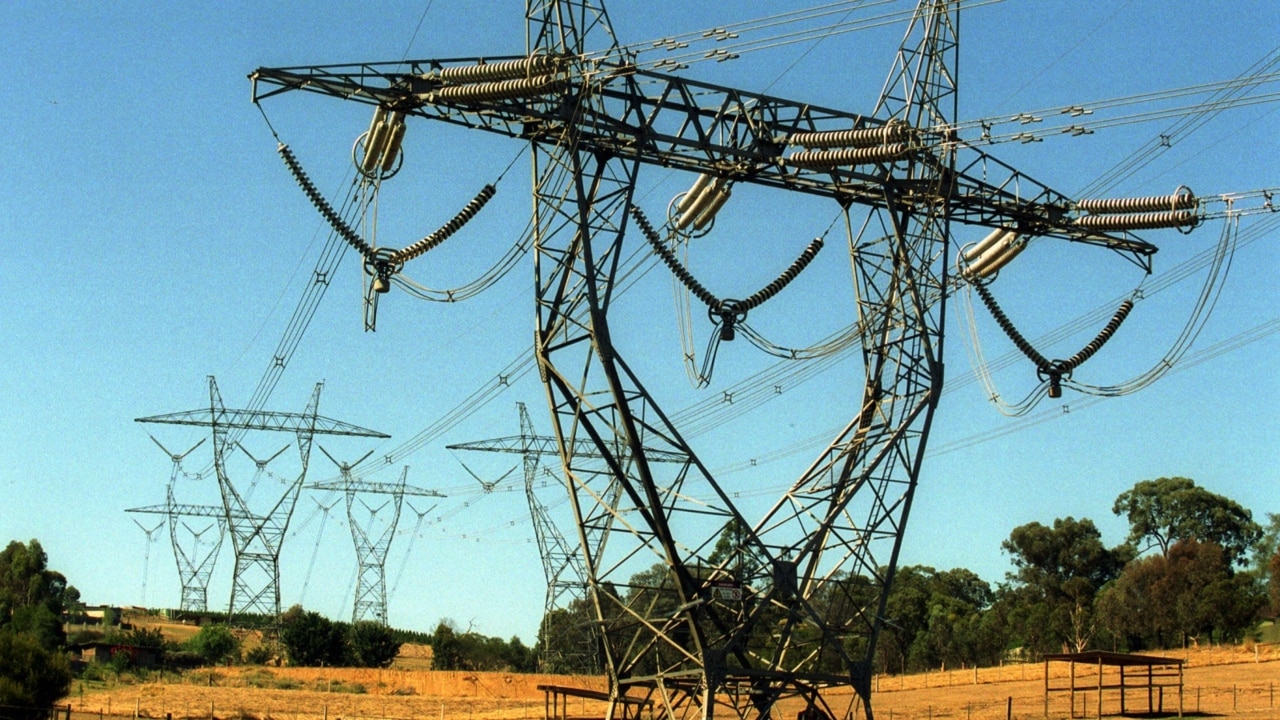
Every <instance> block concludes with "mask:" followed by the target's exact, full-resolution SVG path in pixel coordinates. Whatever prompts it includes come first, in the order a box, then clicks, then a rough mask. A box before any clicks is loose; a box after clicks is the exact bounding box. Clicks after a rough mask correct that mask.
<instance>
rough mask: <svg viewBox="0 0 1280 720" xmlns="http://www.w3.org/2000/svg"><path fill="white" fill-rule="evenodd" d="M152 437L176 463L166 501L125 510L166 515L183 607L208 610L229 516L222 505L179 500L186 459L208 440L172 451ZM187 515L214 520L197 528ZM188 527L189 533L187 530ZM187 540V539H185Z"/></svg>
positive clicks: (180, 604)
mask: <svg viewBox="0 0 1280 720" xmlns="http://www.w3.org/2000/svg"><path fill="white" fill-rule="evenodd" d="M148 437H150V438H151V441H152V442H153V443H155V444H156V446H157V447H159V448H160V450H161V451H163V452H164V454H165V455H168V456H169V460H170V461H171V462H172V463H173V466H172V469H171V470H170V472H169V482H168V484H167V485H166V486H165V504H164V505H152V506H148V507H140V508H131V509H129V510H126V511H125V512H135V513H153V514H158V515H164V516H165V518H166V520H167V522H168V525H169V541H170V543H171V544H172V545H173V557H174V561H175V562H176V563H177V566H178V580H179V582H180V583H181V586H182V591H181V595H180V601H179V606H178V607H179V609H180V610H183V611H187V612H205V611H207V610H208V609H209V606H208V588H209V580H210V578H211V577H212V576H213V566H214V563H215V562H216V561H217V558H218V551H219V550H221V549H222V539H223V537H224V536H225V533H226V519H225V513H224V512H223V510H222V508H220V507H214V506H211V505H208V506H200V505H183V504H179V503H178V502H177V501H176V500H175V497H174V496H175V492H176V488H177V484H178V478H179V477H180V476H181V475H182V474H183V470H182V462H183V460H184V459H186V457H187V456H188V455H190V454H191V453H193V452H195V450H196V448H198V447H200V446H201V445H203V444H204V439H201V440H200V441H199V442H197V443H196V444H195V445H192V446H191V447H190V448H188V449H187V451H186V452H182V453H175V452H171V451H170V450H169V449H168V448H166V447H165V446H164V444H163V443H161V442H160V441H159V440H157V439H156V438H155V436H154V435H149V436H148ZM183 517H204V518H211V519H213V521H214V522H213V523H211V524H209V525H206V526H205V527H203V528H201V529H199V530H196V529H194V528H192V527H191V526H190V525H188V524H186V523H185V522H183V521H182V518H183ZM215 528H216V530H217V531H216V533H215V537H214V539H213V540H212V541H205V539H204V535H205V534H206V533H208V532H209V531H210V530H214V529H215ZM184 531H185V533H184ZM184 540H185V542H184Z"/></svg>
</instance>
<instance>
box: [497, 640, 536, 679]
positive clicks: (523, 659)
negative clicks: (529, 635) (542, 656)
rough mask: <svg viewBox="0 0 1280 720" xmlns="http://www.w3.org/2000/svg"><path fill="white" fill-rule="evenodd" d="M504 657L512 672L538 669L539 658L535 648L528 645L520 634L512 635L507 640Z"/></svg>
mask: <svg viewBox="0 0 1280 720" xmlns="http://www.w3.org/2000/svg"><path fill="white" fill-rule="evenodd" d="M503 659H504V660H505V661H506V664H507V669H508V670H510V671H511V672H518V673H527V672H533V671H534V670H537V669H538V659H537V656H536V655H535V654H534V652H533V649H532V648H529V647H526V646H525V644H524V643H523V642H521V641H520V638H519V636H516V635H512V636H511V639H510V640H508V641H507V648H506V652H505V653H504V656H503Z"/></svg>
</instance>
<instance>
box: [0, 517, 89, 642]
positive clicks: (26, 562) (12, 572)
mask: <svg viewBox="0 0 1280 720" xmlns="http://www.w3.org/2000/svg"><path fill="white" fill-rule="evenodd" d="M48 561H49V558H48V556H47V555H46V554H45V551H44V548H43V547H41V545H40V542H39V541H38V540H31V541H30V542H28V543H27V544H26V545H23V544H22V543H20V542H18V541H16V540H14V541H11V542H10V543H9V545H8V546H7V547H5V549H4V550H3V551H2V552H0V629H4V628H6V627H8V626H9V625H10V624H11V623H12V622H13V621H14V617H15V615H16V614H18V613H20V612H21V611H23V609H24V608H37V607H43V608H44V609H45V610H47V612H40V611H35V610H32V611H27V612H26V613H24V617H23V618H22V619H21V620H20V622H22V623H25V624H27V625H28V626H37V629H36V634H37V635H38V636H39V637H40V639H41V642H44V643H46V645H47V644H48V641H49V640H50V634H49V632H48V631H50V630H52V636H53V638H54V639H55V640H56V642H55V643H54V644H55V646H60V645H62V644H63V643H64V642H65V641H66V636H65V634H64V633H63V630H62V621H61V618H62V612H63V610H65V609H66V608H67V604H68V603H71V604H72V605H73V606H78V604H79V599H80V593H79V591H77V590H76V589H75V588H73V587H71V586H69V585H67V579H66V578H65V577H63V575H62V573H59V572H56V571H54V570H50V569H49V567H48ZM49 616H52V617H53V618H55V619H56V622H55V625H56V627H55V628H50V627H48V625H49V624H48V622H47V618H48V617H49Z"/></svg>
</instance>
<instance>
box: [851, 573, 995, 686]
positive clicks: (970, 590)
mask: <svg viewBox="0 0 1280 720" xmlns="http://www.w3.org/2000/svg"><path fill="white" fill-rule="evenodd" d="M994 597H995V595H994V593H993V592H992V590H991V586H990V585H988V584H987V583H986V582H985V581H984V580H982V579H981V578H979V577H978V576H977V575H976V574H974V573H973V572H971V571H969V570H965V569H962V568H958V569H954V570H946V571H941V572H940V571H938V570H935V569H933V568H931V567H926V566H923V565H908V566H904V567H901V568H898V571H897V574H896V575H895V577H894V582H893V586H892V588H891V589H890V591H889V597H888V598H886V601H885V620H886V623H885V627H884V629H883V630H882V632H881V634H880V641H879V643H878V644H877V646H876V657H877V663H878V664H879V666H880V667H881V668H882V669H884V670H888V671H895V670H896V671H899V672H907V671H918V670H925V669H928V668H933V667H945V666H947V665H952V666H955V665H978V664H988V663H992V662H995V661H997V660H998V659H999V657H1000V653H1001V651H1002V650H1003V649H1004V642H1003V639H1002V638H1001V637H999V636H997V635H993V634H992V632H991V631H992V627H991V626H990V625H989V624H987V623H986V622H985V621H984V619H983V617H984V614H985V612H986V610H987V609H988V607H989V606H990V605H991V602H992V600H993V599H994Z"/></svg>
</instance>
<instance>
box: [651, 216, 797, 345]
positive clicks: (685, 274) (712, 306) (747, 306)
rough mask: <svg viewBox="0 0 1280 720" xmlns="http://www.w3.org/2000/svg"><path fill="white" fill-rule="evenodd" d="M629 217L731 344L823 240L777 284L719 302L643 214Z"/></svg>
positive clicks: (793, 277)
mask: <svg viewBox="0 0 1280 720" xmlns="http://www.w3.org/2000/svg"><path fill="white" fill-rule="evenodd" d="M630 209H631V216H632V217H634V218H635V220H636V226H637V227H639V228H640V232H641V233H643V234H644V236H645V238H646V239H648V241H649V244H650V245H652V246H653V249H654V252H656V253H658V257H660V258H662V262H663V263H664V264H666V266H667V267H668V268H670V270H671V272H672V273H673V274H674V275H675V276H676V278H678V279H679V280H680V282H681V283H683V284H684V286H685V287H686V288H688V289H689V292H691V293H693V295H694V296H695V297H697V298H698V299H699V300H701V301H702V302H703V303H704V304H705V305H706V306H707V310H708V316H709V317H710V318H711V322H712V323H713V324H716V325H719V327H720V339H721V340H725V341H731V340H733V338H734V326H736V325H740V324H741V323H742V322H743V321H744V320H746V319H747V312H749V311H750V310H752V309H753V308H756V307H759V306H760V305H761V304H762V303H764V302H765V301H766V300H769V299H770V298H772V297H773V296H774V295H777V294H778V293H779V292H781V291H782V289H783V288H785V287H786V286H787V285H789V284H790V283H791V281H792V280H794V279H795V278H796V276H797V275H799V274H800V272H801V271H802V270H804V269H805V268H806V267H808V266H809V263H811V262H813V258H814V257H815V256H816V255H817V254H818V251H819V250H821V249H822V238H814V239H813V242H811V243H809V246H808V247H806V248H805V249H804V252H802V253H800V257H798V258H796V260H795V262H793V263H791V266H790V267H788V268H787V269H786V270H784V271H783V273H782V274H781V275H779V276H778V278H777V279H776V280H774V281H773V282H771V283H769V284H768V285H766V286H765V287H764V288H762V289H761V290H759V291H758V292H755V293H753V294H752V295H750V296H748V297H747V299H745V300H735V299H732V298H725V299H719V298H717V297H716V296H715V295H712V294H711V292H710V291H708V290H707V289H706V288H705V287H703V285H702V284H701V283H699V282H698V280H697V279H696V278H694V277H693V275H692V274H691V273H690V272H689V270H688V268H686V267H685V266H684V265H682V264H680V261H679V260H678V259H677V258H676V256H675V255H674V254H673V253H672V252H671V249H670V248H668V247H667V244H666V243H665V242H663V241H662V238H661V237H659V236H658V233H657V232H656V231H655V230H654V229H653V225H651V224H650V223H649V218H647V217H646V216H645V214H644V212H643V211H641V210H640V208H638V207H636V206H635V205H632V206H631V208H630Z"/></svg>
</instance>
